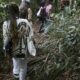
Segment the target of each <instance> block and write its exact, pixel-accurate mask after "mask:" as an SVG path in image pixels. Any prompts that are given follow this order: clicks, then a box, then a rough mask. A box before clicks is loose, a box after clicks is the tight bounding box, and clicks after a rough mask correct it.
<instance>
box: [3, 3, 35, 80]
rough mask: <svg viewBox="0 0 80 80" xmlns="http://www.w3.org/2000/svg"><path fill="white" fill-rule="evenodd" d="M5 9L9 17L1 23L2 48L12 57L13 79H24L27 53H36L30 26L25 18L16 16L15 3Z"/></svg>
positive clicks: (17, 11)
mask: <svg viewBox="0 0 80 80" xmlns="http://www.w3.org/2000/svg"><path fill="white" fill-rule="evenodd" d="M6 9H7V12H8V15H9V16H8V17H9V19H7V20H6V21H4V23H3V50H5V51H6V53H8V54H10V55H11V57H12V61H13V75H14V78H15V80H26V79H25V77H26V73H27V53H28V52H29V53H30V54H31V55H32V56H35V55H36V49H35V46H34V44H33V40H32V38H33V30H32V26H31V24H30V23H29V22H28V20H27V19H22V18H18V16H19V8H18V6H17V4H15V3H11V4H9V5H7V8H6Z"/></svg>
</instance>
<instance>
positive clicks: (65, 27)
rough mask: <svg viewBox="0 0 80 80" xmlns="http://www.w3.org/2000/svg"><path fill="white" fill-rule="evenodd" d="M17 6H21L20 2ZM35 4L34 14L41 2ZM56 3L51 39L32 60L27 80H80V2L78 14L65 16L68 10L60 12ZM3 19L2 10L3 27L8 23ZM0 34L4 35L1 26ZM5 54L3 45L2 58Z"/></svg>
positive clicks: (0, 35) (41, 45) (29, 64)
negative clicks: (28, 79) (4, 23)
mask: <svg viewBox="0 0 80 80" xmlns="http://www.w3.org/2000/svg"><path fill="white" fill-rule="evenodd" d="M8 1H9V0H8ZM0 2H1V3H2V2H3V0H0ZM4 2H5V0H4ZM6 2H7V0H6ZM17 3H18V4H19V2H18V0H17ZM33 3H34V4H35V6H34V7H33V11H34V13H35V12H36V11H35V8H36V6H38V5H37V4H36V3H39V2H38V0H35V1H34V2H32V4H33ZM53 3H54V4H55V6H57V7H56V9H55V10H56V11H57V12H58V13H53V25H52V26H50V28H49V31H48V33H47V35H48V38H47V39H46V38H45V41H44V42H43V43H42V44H39V45H38V47H39V49H40V50H39V51H40V52H39V51H38V52H39V53H40V54H39V55H38V56H36V57H35V58H31V59H30V60H29V63H28V66H30V68H29V71H28V76H30V80H80V76H79V75H80V9H79V7H80V1H79V0H77V10H76V11H73V10H72V9H71V10H70V13H68V12H67V13H66V12H65V10H63V11H58V10H59V5H58V4H59V0H53ZM32 6H33V5H32ZM4 16H5V17H6V15H5V12H4V11H3V8H0V24H2V22H3V21H4V20H5V17H4ZM34 17H35V16H34ZM0 31H1V32H2V26H1V27H0ZM0 42H2V34H0ZM2 53H3V51H2V43H0V54H2ZM2 58H3V55H0V60H2ZM1 63H2V62H1ZM3 70H5V67H4V65H3Z"/></svg>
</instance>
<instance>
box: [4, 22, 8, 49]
mask: <svg viewBox="0 0 80 80" xmlns="http://www.w3.org/2000/svg"><path fill="white" fill-rule="evenodd" d="M7 42H8V36H7V22H4V23H3V49H4V50H5V46H6V44H7Z"/></svg>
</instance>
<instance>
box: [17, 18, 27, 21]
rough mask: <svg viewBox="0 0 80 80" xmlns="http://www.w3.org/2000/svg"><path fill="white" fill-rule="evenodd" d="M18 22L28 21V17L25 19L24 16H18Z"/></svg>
mask: <svg viewBox="0 0 80 80" xmlns="http://www.w3.org/2000/svg"><path fill="white" fill-rule="evenodd" d="M17 22H28V20H27V19H23V18H18V19H17Z"/></svg>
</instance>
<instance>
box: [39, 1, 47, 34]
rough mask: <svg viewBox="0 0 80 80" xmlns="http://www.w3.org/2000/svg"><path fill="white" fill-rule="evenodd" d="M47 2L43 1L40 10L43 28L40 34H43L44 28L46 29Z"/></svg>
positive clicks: (41, 27)
mask: <svg viewBox="0 0 80 80" xmlns="http://www.w3.org/2000/svg"><path fill="white" fill-rule="evenodd" d="M45 4H46V1H45V0H41V2H40V8H39V11H40V13H39V16H38V18H39V21H41V26H40V29H39V33H41V32H43V27H44V23H45V21H46V7H45Z"/></svg>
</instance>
